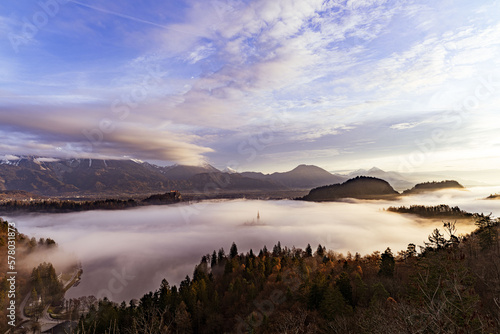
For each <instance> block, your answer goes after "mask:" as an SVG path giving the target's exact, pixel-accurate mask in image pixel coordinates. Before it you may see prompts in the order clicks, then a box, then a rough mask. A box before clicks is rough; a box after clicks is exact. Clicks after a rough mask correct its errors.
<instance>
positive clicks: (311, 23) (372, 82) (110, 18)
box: [0, 0, 500, 172]
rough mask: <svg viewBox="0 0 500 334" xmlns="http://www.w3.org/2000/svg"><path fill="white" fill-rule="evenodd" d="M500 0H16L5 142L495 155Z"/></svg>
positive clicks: (276, 160) (52, 147)
mask: <svg viewBox="0 0 500 334" xmlns="http://www.w3.org/2000/svg"><path fill="white" fill-rule="evenodd" d="M499 43H500V3H499V2H498V1H480V2H471V1H453V0H446V1H438V2H436V1H384V0H359V1H323V0H309V1H304V0H302V1H294V0H273V1H269V0H255V1H232V0H217V1H194V0H193V1H152V0H145V1H118V2H108V1H88V0H81V1H68V0H42V1H40V2H39V1H5V2H2V3H1V4H0V155H6V156H8V155H21V154H34V155H41V156H50V157H61V158H67V157H95V158H106V159H112V158H134V159H140V160H146V161H152V162H155V163H159V164H172V163H182V164H198V163H201V162H209V163H211V164H213V165H215V166H217V167H221V168H224V167H226V166H230V167H232V168H234V169H236V170H239V171H244V170H260V171H266V172H269V171H282V170H287V169H290V168H293V167H294V166H296V165H297V164H300V163H307V164H317V165H319V166H322V167H324V168H326V169H328V170H350V169H351V170H353V169H358V168H370V167H372V166H378V167H380V168H383V169H387V170H396V171H402V172H413V171H415V172H417V171H437V170H440V171H442V170H480V169H483V168H496V167H497V166H498V163H499V162H500V159H499V157H498V153H497V152H499V148H500V137H499V136H498V124H499V121H500V116H499V113H498V106H499V105H500V103H499V102H500V71H499V62H500V58H499V55H500V44H499Z"/></svg>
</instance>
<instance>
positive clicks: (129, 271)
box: [6, 187, 500, 302]
mask: <svg viewBox="0 0 500 334" xmlns="http://www.w3.org/2000/svg"><path fill="white" fill-rule="evenodd" d="M499 192H500V187H488V188H472V189H470V190H468V191H458V190H454V191H441V192H436V193H432V194H430V195H418V196H411V197H405V198H403V199H401V200H398V201H390V202H388V201H352V202H349V203H345V202H335V203H310V202H300V201H289V200H283V201H260V200H227V201H204V202H200V203H192V204H189V203H184V204H176V205H168V206H149V207H141V208H134V209H128V210H120V211H87V212H77V213H65V214H41V215H26V216H16V217H12V218H10V217H6V218H7V219H8V220H12V221H15V222H16V224H17V227H18V229H19V230H20V231H21V232H22V233H24V234H27V235H29V236H35V237H36V238H40V237H45V238H46V237H50V238H52V239H54V240H56V242H57V243H58V244H59V249H60V252H59V256H58V257H54V256H52V258H51V259H50V261H51V262H54V264H55V265H56V268H57V265H58V264H61V263H63V262H64V259H66V258H68V257H70V255H71V254H74V255H76V256H77V257H78V258H79V259H80V261H81V262H82V265H83V270H84V273H83V276H82V282H81V284H80V285H79V286H77V287H74V288H72V289H70V290H69V291H68V293H67V295H66V297H67V298H71V297H79V296H83V295H95V296H97V297H104V296H106V297H108V298H109V299H111V300H114V301H117V302H121V301H122V300H125V301H127V302H128V301H129V300H130V299H133V298H140V297H141V296H142V295H143V294H144V293H146V292H148V291H151V290H155V289H158V287H159V285H160V282H161V280H162V279H163V278H166V279H167V280H168V281H169V282H170V284H171V285H173V284H178V283H179V282H180V281H181V280H182V279H183V278H184V277H185V276H186V275H190V276H191V275H192V273H193V269H194V265H195V264H197V263H199V261H200V259H201V257H202V256H203V255H204V254H212V252H213V250H218V249H219V248H221V247H224V249H225V250H226V253H228V251H229V248H230V246H231V243H232V242H233V241H234V242H236V244H237V246H238V250H239V251H240V252H247V251H249V250H250V249H251V248H252V249H253V251H254V252H255V253H258V252H259V250H260V249H261V248H262V247H263V246H264V245H267V248H268V249H272V247H273V245H274V244H276V243H277V242H278V241H280V242H281V245H282V246H283V247H284V246H288V247H292V246H296V247H298V248H305V247H306V245H307V244H308V243H310V244H311V245H312V247H313V249H316V247H317V245H318V244H321V245H323V246H326V247H327V248H328V249H331V250H335V251H337V252H343V253H346V252H347V251H350V252H351V253H352V254H354V253H355V252H359V253H361V254H362V255H364V254H369V253H371V252H373V251H377V250H378V251H384V250H385V249H386V248H387V247H391V249H392V250H393V252H394V253H395V254H396V253H397V252H398V251H399V250H402V249H406V247H407V245H408V244H409V243H415V244H417V245H423V241H424V240H427V236H428V235H429V234H430V233H431V232H432V230H433V229H434V228H436V227H437V228H441V227H442V222H440V221H434V222H429V221H423V220H419V219H416V218H415V217H413V216H409V215H400V214H394V213H388V212H384V211H383V209H384V208H387V207H389V206H391V205H392V206H399V205H411V204H422V205H438V204H448V205H451V206H459V207H460V208H461V209H463V210H466V211H470V212H484V213H486V214H488V213H490V212H491V213H493V215H494V216H499V215H500V201H498V200H497V201H494V200H482V198H484V197H486V196H488V195H489V194H491V193H499ZM257 213H259V215H260V219H258V218H257ZM473 229H474V225H473V224H468V225H461V226H459V233H464V234H465V233H468V232H470V231H471V230H473Z"/></svg>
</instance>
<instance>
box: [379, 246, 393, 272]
mask: <svg viewBox="0 0 500 334" xmlns="http://www.w3.org/2000/svg"><path fill="white" fill-rule="evenodd" d="M395 265H396V262H395V261H394V255H393V254H392V251H391V249H390V248H389V247H387V249H386V250H385V252H383V253H382V261H381V262H380V270H379V272H378V273H379V275H382V276H386V277H392V276H394V267H395Z"/></svg>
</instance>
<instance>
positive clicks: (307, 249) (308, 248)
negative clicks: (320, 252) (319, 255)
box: [306, 244, 313, 257]
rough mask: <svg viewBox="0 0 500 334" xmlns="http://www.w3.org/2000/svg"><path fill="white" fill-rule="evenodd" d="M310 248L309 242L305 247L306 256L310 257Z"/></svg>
mask: <svg viewBox="0 0 500 334" xmlns="http://www.w3.org/2000/svg"><path fill="white" fill-rule="evenodd" d="M312 253H313V252H312V248H311V244H307V247H306V256H307V257H311V256H312Z"/></svg>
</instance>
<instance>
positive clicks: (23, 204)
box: [0, 191, 182, 213]
mask: <svg viewBox="0 0 500 334" xmlns="http://www.w3.org/2000/svg"><path fill="white" fill-rule="evenodd" d="M181 199H182V197H181V195H180V193H179V192H178V191H170V192H167V193H165V194H158V195H151V196H149V197H147V198H145V199H143V200H134V199H127V200H121V199H105V200H93V201H73V200H54V199H47V200H33V201H25V200H24V201H23V200H10V201H4V202H0V212H7V213H16V212H21V213H22V212H44V213H59V212H74V211H88V210H122V209H127V208H133V207H137V206H143V205H150V204H171V203H177V202H179V201H181Z"/></svg>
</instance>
